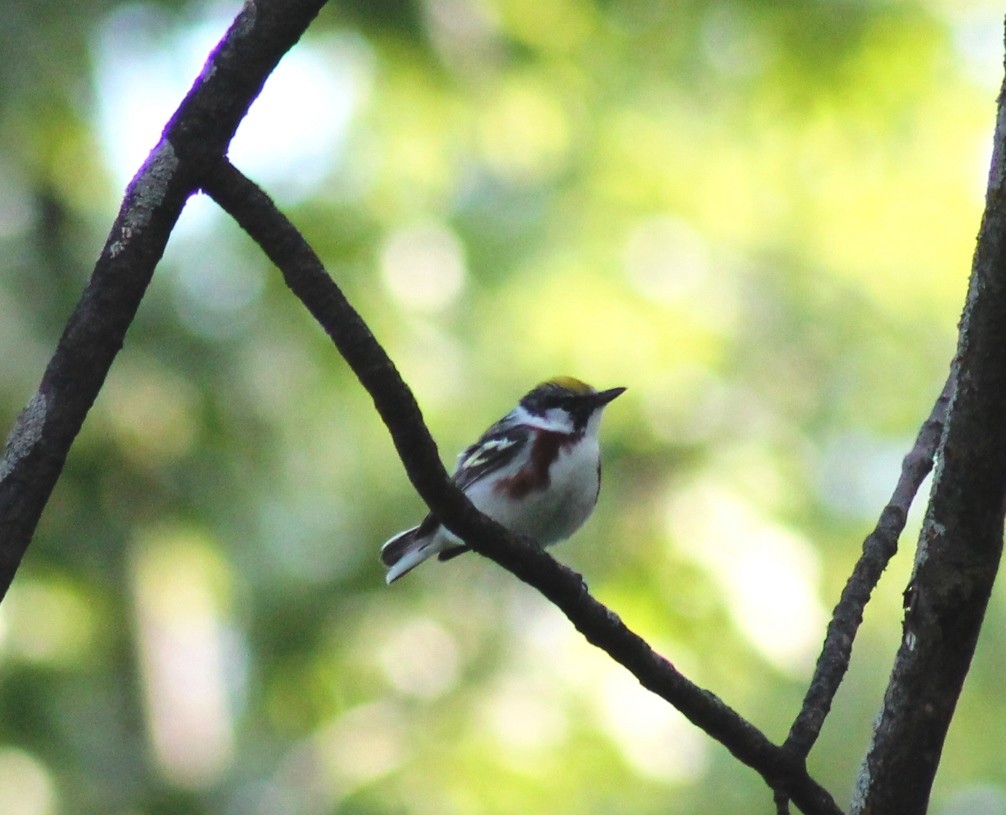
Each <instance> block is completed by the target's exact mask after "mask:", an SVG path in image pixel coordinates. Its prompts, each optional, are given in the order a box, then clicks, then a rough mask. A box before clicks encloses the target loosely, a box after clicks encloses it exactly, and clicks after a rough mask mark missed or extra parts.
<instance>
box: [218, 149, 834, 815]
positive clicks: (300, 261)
mask: <svg viewBox="0 0 1006 815" xmlns="http://www.w3.org/2000/svg"><path fill="white" fill-rule="evenodd" d="M204 189H205V190H206V192H207V193H208V194H209V195H210V196H211V197H212V198H213V199H214V200H215V201H216V202H217V203H218V204H219V205H220V206H221V207H222V208H223V209H224V210H226V211H227V212H228V213H229V214H230V215H231V216H232V217H233V218H234V219H235V220H236V221H237V222H238V224H239V225H240V226H241V227H242V228H243V229H244V230H245V231H246V232H247V233H248V234H249V235H250V236H251V237H252V239H253V240H255V242H256V243H258V244H259V246H260V247H261V248H262V249H263V251H264V252H265V253H266V254H267V255H268V256H269V258H270V260H272V262H273V263H275V264H276V265H277V266H278V267H279V269H280V271H281V272H282V274H283V277H284V280H285V281H286V284H287V286H289V287H290V289H291V290H292V291H293V293H294V294H295V295H296V296H297V297H299V298H300V299H301V301H302V302H303V303H304V305H305V306H306V307H307V308H308V310H309V311H310V312H311V314H312V315H313V316H314V317H315V319H317V320H318V322H319V323H320V324H321V325H322V327H323V328H324V329H325V331H327V332H328V334H329V336H330V337H331V338H332V341H333V342H334V343H335V345H336V347H337V348H338V350H339V351H340V353H341V354H342V355H343V357H344V358H345V360H346V361H347V363H348V364H349V366H350V367H351V368H352V369H353V372H354V373H355V374H356V375H357V377H358V378H359V379H360V381H361V383H362V384H363V385H364V387H365V388H366V389H367V391H368V392H369V393H370V395H371V397H372V398H373V400H374V404H375V406H376V408H377V410H378V413H379V414H380V416H381V418H382V420H383V421H384V423H385V424H386V425H387V427H388V430H389V432H390V433H391V437H392V439H393V441H394V443H395V446H396V448H397V450H398V453H399V455H400V457H401V459H402V462H403V464H404V465H405V469H406V471H407V473H408V475H409V478H410V479H411V481H412V483H413V485H414V486H415V487H416V490H417V491H418V492H419V494H420V496H422V498H423V500H424V501H426V503H427V504H428V505H429V507H430V509H431V510H432V511H434V512H435V513H436V514H437V515H438V516H439V517H440V518H441V519H442V520H443V522H444V523H445V524H446V525H447V527H448V528H449V529H451V531H453V532H455V533H456V534H458V535H459V536H460V537H462V538H463V539H464V540H465V541H467V542H468V544H469V545H470V546H471V548H472V549H474V550H475V551H476V552H478V553H479V554H482V555H485V556H486V557H489V558H491V559H492V560H494V561H496V562H497V563H499V564H500V565H501V566H503V567H504V568H506V569H508V570H510V571H511V572H513V573H514V574H515V575H516V576H517V577H519V578H520V579H521V580H523V581H524V582H526V583H528V584H530V585H531V586H533V587H534V588H536V589H537V590H538V591H540V592H541V593H542V594H543V595H544V596H545V597H547V598H548V599H549V600H551V601H552V602H553V603H554V604H555V605H556V606H558V607H559V608H560V609H561V610H562V612H563V613H564V614H565V615H566V616H567V617H568V618H569V619H570V621H571V622H572V623H573V625H574V626H575V627H576V628H577V630H578V631H580V633H581V634H583V636H584V637H585V638H586V639H587V640H588V641H589V642H591V643H592V644H593V645H595V646H597V647H598V648H600V649H602V650H603V651H605V652H606V653H607V654H608V655H609V656H611V657H612V658H613V659H614V660H615V661H616V662H618V663H619V664H621V665H623V666H624V667H625V668H627V669H628V670H629V671H630V672H631V673H632V674H633V675H634V676H635V677H636V678H637V679H638V680H639V682H640V683H641V684H642V685H643V686H644V687H646V688H648V689H649V690H651V691H653V692H654V693H656V694H657V695H659V696H661V697H662V698H663V699H665V700H667V701H668V702H670V703H671V704H672V705H674V706H675V707H676V708H677V709H678V710H680V711H681V712H682V713H683V714H684V715H685V716H686V717H687V718H688V719H689V720H690V721H692V722H693V723H694V724H696V725H697V726H698V727H700V728H702V729H703V730H704V731H705V732H706V733H708V734H709V735H710V736H712V737H713V738H715V739H717V740H718V741H719V742H721V743H722V744H723V745H724V746H726V748H727V749H728V750H730V752H731V753H733V754H734V755H735V756H736V757H737V758H738V759H740V760H741V761H742V762H744V763H745V764H747V765H748V766H750V767H752V768H754V769H755V770H756V771H757V772H759V773H760V774H761V775H762V777H763V778H764V779H765V780H766V782H767V783H768V784H769V785H770V786H771V787H772V788H773V789H782V790H784V791H785V792H786V794H787V795H788V796H789V797H790V798H791V799H792V800H793V801H794V803H796V805H797V806H799V807H800V808H801V809H802V810H803V811H804V812H806V813H822V814H823V813H828V815H836V814H837V813H839V812H840V810H839V808H838V806H837V804H836V803H835V802H834V800H833V799H832V798H831V796H830V795H829V794H828V792H827V791H826V790H824V789H823V788H822V787H821V786H820V785H819V784H817V783H816V782H815V781H814V780H813V779H811V778H810V776H809V775H808V774H807V771H806V767H805V765H804V763H803V761H802V760H791V759H790V758H789V755H788V754H787V753H786V752H784V751H783V750H782V749H781V748H780V747H778V746H777V745H775V744H773V743H772V742H770V741H769V740H768V738H767V737H766V736H765V735H764V734H763V733H762V732H761V731H760V730H758V729H757V728H756V727H754V726H753V725H752V724H751V723H750V722H748V721H747V720H746V719H744V718H743V717H742V716H740V715H739V714H738V713H737V712H736V711H734V710H733V709H732V708H730V707H729V706H727V705H726V704H725V703H724V702H723V701H721V700H720V699H719V698H718V697H717V696H715V695H714V694H713V693H711V692H709V691H707V690H704V689H702V688H700V687H698V686H696V685H695V684H694V683H692V682H691V681H690V680H688V679H687V678H686V677H685V676H683V675H682V674H681V673H679V672H678V670H677V669H676V668H675V667H674V665H672V664H671V663H670V662H669V661H668V660H667V659H665V658H664V657H662V656H660V655H659V654H657V653H656V652H655V651H654V650H653V649H652V648H651V647H650V646H649V645H648V644H647V643H646V642H645V641H644V640H643V639H642V638H641V637H639V636H638V635H637V634H635V633H634V632H633V631H631V630H630V629H629V628H627V627H626V626H625V624H624V623H623V622H622V621H621V620H620V619H619V617H618V615H616V614H615V613H614V612H613V611H611V610H610V609H608V608H607V607H605V606H604V605H602V604H601V603H600V602H598V601H597V600H596V599H594V598H593V597H592V596H591V595H590V593H589V592H588V590H587V587H586V585H585V584H584V582H583V578H582V577H581V576H580V575H579V574H577V573H576V572H574V571H572V570H571V569H569V568H567V567H566V566H563V565H562V564H560V563H558V562H557V561H556V560H554V559H553V558H552V557H551V556H550V555H548V553H546V552H545V551H544V550H542V549H540V548H539V547H537V546H534V545H532V544H530V543H529V542H528V541H526V540H523V539H521V538H518V537H516V536H514V535H511V534H509V533H508V532H507V531H506V530H505V529H503V527H501V526H499V525H498V524H496V523H494V522H493V521H491V520H490V519H489V518H486V517H485V516H483V515H482V514H481V513H479V512H478V511H477V510H476V509H475V507H473V506H472V504H471V503H470V502H469V501H468V499H467V498H466V497H465V496H464V494H463V493H461V492H460V491H459V490H458V489H457V488H456V487H455V486H454V485H453V484H452V483H451V481H450V479H449V478H448V475H447V471H446V470H445V469H444V467H443V464H442V463H441V461H440V457H439V455H438V453H437V448H436V445H435V444H434V442H433V440H432V439H431V438H430V434H429V431H428V430H427V428H426V426H425V424H424V422H423V418H422V414H421V412H420V410H419V407H418V406H417V404H416V401H415V399H414V397H413V395H412V393H411V391H410V390H409V388H408V386H407V385H406V384H405V382H403V381H402V378H401V376H400V375H399V373H398V371H397V370H396V369H395V366H394V364H393V363H392V362H391V360H390V359H389V358H388V356H387V355H386V353H385V352H384V350H383V348H382V347H381V346H380V344H379V343H378V342H377V341H376V340H375V339H374V337H373V335H372V334H371V333H370V330H369V329H368V328H367V326H366V324H365V323H364V322H363V320H362V318H361V317H360V315H359V314H358V313H357V312H356V311H355V309H353V307H352V306H351V305H350V304H349V302H348V301H347V300H346V299H345V297H344V296H343V294H342V292H341V291H340V290H339V288H338V286H337V285H336V284H335V282H334V281H333V280H332V278H331V277H329V275H328V274H327V273H326V271H325V269H324V267H323V265H322V263H321V261H320V260H319V259H318V257H317V255H316V254H315V253H314V251H313V250H312V249H311V247H310V246H309V245H308V243H307V242H306V241H305V240H304V238H303V236H302V235H301V234H300V232H298V231H297V229H296V228H295V227H294V226H293V224H291V223H290V221H289V220H288V219H287V218H286V216H284V215H283V213H281V212H280V211H279V210H278V209H277V208H276V207H275V205H274V204H273V202H272V201H271V200H270V198H269V197H268V196H267V195H266V194H265V192H263V191H262V190H261V189H260V188H259V187H258V186H257V185H255V184H254V183H253V182H252V181H250V180H249V179H247V178H246V177H245V176H244V175H242V174H241V173H240V171H238V170H237V169H236V168H235V167H234V166H233V165H231V164H230V163H229V162H227V161H226V160H225V161H222V162H221V163H220V164H219V165H218V167H217V168H216V169H215V171H214V172H213V173H212V174H211V175H210V176H208V177H207V180H206V183H205V185H204Z"/></svg>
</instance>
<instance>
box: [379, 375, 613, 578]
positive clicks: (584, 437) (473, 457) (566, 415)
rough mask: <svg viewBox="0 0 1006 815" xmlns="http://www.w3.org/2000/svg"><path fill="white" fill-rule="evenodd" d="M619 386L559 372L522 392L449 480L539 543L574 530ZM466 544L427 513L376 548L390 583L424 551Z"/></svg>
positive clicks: (597, 475) (589, 508)
mask: <svg viewBox="0 0 1006 815" xmlns="http://www.w3.org/2000/svg"><path fill="white" fill-rule="evenodd" d="M624 391H625V388H610V389H608V390H604V391H597V390H594V388H592V387H590V385H587V384H585V383H584V382H581V381H580V380H579V379H573V377H570V376H560V377H556V378H555V379H550V380H548V381H547V382H543V383H542V384H540V385H538V386H537V387H536V388H535V389H534V390H532V391H530V392H528V393H527V394H526V395H525V396H524V397H523V398H522V399H521V400H520V403H519V404H518V405H517V407H515V408H514V409H513V410H511V411H510V412H509V413H508V414H507V415H506V416H504V417H503V418H502V419H500V420H499V421H498V422H496V424H494V425H493V426H492V427H490V428H489V429H488V430H487V431H486V432H485V433H483V434H482V437H481V438H480V439H479V440H478V441H477V442H475V444H473V445H471V446H470V447H468V448H466V449H465V450H464V452H462V453H461V455H460V456H458V464H457V468H456V469H455V470H454V475H453V476H452V479H453V481H454V483H455V484H456V485H457V486H458V488H460V489H461V490H462V491H463V492H464V493H465V495H467V496H468V498H469V499H470V500H471V502H472V503H473V504H474V505H475V506H476V507H477V508H478V509H479V510H480V511H482V512H483V513H485V514H486V515H488V516H489V517H490V518H492V519H493V520H495V521H498V522H499V523H500V524H502V525H503V526H505V527H506V528H507V529H509V530H511V531H512V532H516V533H518V534H521V535H527V536H528V537H530V538H533V539H534V540H536V541H537V542H538V543H539V544H541V545H542V546H550V545H552V544H553V543H558V542H559V541H563V540H565V539H566V538H568V537H569V536H570V535H572V534H573V533H574V532H576V530H577V529H579V528H580V527H581V526H582V525H583V522H584V521H586V520H587V518H588V517H589V516H590V513H591V512H593V510H594V506H595V504H597V496H598V493H599V492H600V489H601V450H600V447H599V446H598V441H597V431H598V428H599V427H600V424H601V412H602V411H603V410H604V407H605V405H607V404H608V403H609V402H610V401H611V400H612V399H614V398H615V397H616V396H619V395H620V394H622V393H623V392H624ZM467 550H468V547H467V546H465V544H464V543H462V542H461V540H460V539H459V538H458V537H457V536H456V535H454V534H453V533H452V532H450V531H448V530H447V529H446V528H445V527H444V526H443V525H442V524H441V523H440V521H439V520H438V519H437V518H436V517H435V516H434V515H432V514H430V515H427V516H426V518H425V519H423V522H422V523H421V524H419V526H414V527H412V528H411V529H406V530H405V531H404V532H399V533H398V534H397V535H395V536H394V537H393V538H391V539H390V540H389V541H387V542H386V543H385V544H384V546H382V547H381V561H382V562H383V563H384V565H385V566H387V567H388V574H387V577H386V579H387V582H388V583H392V582H394V581H395V580H397V579H398V578H400V577H401V576H402V575H404V574H405V573H406V572H409V571H411V570H412V569H414V568H415V567H416V566H418V565H419V564H420V563H422V562H423V561H424V560H426V559H427V558H428V557H432V556H433V555H438V559H439V560H450V559H451V558H452V557H455V556H456V555H460V554H461V553H462V552H466V551H467Z"/></svg>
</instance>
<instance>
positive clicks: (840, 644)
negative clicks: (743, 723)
mask: <svg viewBox="0 0 1006 815" xmlns="http://www.w3.org/2000/svg"><path fill="white" fill-rule="evenodd" d="M952 391H953V375H951V376H950V377H948V378H947V383H946V385H944V386H943V391H942V392H941V393H940V395H939V398H937V400H936V404H935V405H933V410H932V412H931V413H930V414H929V418H928V419H926V421H925V422H924V423H923V424H922V427H921V429H920V430H919V435H918V436H917V437H916V439H915V444H914V445H913V447H912V449H911V451H909V453H908V455H906V456H905V458H904V461H902V463H901V476H900V477H899V478H898V483H897V485H896V486H895V488H894V493H893V494H892V495H891V500H890V501H888V503H887V506H886V507H884V511H883V512H882V513H881V515H880V520H879V521H878V522H877V526H876V527H875V528H874V530H873V532H871V533H870V535H869V536H868V537H867V538H866V540H865V541H864V542H863V553H862V554H861V555H860V558H859V560H858V561H857V562H856V565H855V567H854V568H853V570H852V574H851V575H850V576H849V580H848V581H847V582H846V584H845V588H844V589H843V590H842V596H841V598H840V599H839V601H838V605H836V606H835V610H834V612H833V613H832V615H831V622H830V623H829V624H828V633H827V635H826V636H825V640H824V647H823V648H822V649H821V655H820V656H819V657H818V660H817V666H816V667H815V669H814V676H813V678H812V679H811V682H810V686H809V687H808V689H807V695H806V696H805V697H804V701H803V707H802V708H801V710H800V713H799V715H798V716H797V718H796V721H794V722H793V727H792V728H791V729H790V731H789V736H788V737H787V738H786V742H785V745H784V746H785V747H786V748H787V749H791V750H794V751H796V753H797V754H799V755H801V756H804V757H806V756H807V754H808V753H810V750H811V748H812V747H813V746H814V743H815V742H816V741H817V737H818V736H819V735H820V734H821V727H822V726H823V725H824V720H825V718H826V717H827V715H828V712H829V711H830V710H831V703H832V701H833V700H834V698H835V693H836V692H837V691H838V686H839V685H840V684H841V683H842V679H843V678H844V677H845V672H846V671H847V670H848V668H849V659H850V658H851V656H852V643H853V640H855V638H856V632H857V631H858V630H859V626H860V624H861V623H862V622H863V609H865V608H866V604H867V603H868V602H869V601H870V595H871V594H872V593H873V589H874V588H875V587H876V585H877V581H879V580H880V575H881V574H882V573H883V571H884V569H886V568H887V564H888V563H889V562H890V560H891V558H892V557H894V555H895V553H896V552H897V551H898V539H899V538H900V537H901V533H902V532H903V531H904V529H905V523H906V522H907V521H908V510H909V509H911V506H912V501H914V500H915V496H916V494H917V493H918V491H919V487H921V486H922V482H923V481H925V479H926V476H927V475H929V473H930V471H931V470H932V469H933V457H934V456H935V454H936V448H937V446H938V445H939V443H940V438H941V437H942V435H943V424H944V421H945V420H946V415H947V405H948V404H949V403H950V396H951V393H952Z"/></svg>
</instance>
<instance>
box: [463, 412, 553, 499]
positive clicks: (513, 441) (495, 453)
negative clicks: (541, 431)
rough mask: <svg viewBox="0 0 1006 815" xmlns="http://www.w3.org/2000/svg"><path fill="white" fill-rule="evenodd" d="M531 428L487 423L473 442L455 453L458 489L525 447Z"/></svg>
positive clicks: (493, 470) (468, 484)
mask: <svg viewBox="0 0 1006 815" xmlns="http://www.w3.org/2000/svg"><path fill="white" fill-rule="evenodd" d="M532 432H533V429H532V428H530V427H528V426H527V425H523V424H508V423H506V421H505V420H504V421H502V422H498V423H497V424H495V425H493V426H492V427H490V428H489V429H488V430H487V431H486V432H485V433H484V434H483V435H482V438H480V439H479V440H478V441H477V442H475V444H473V445H471V446H470V447H466V448H465V450H464V451H463V452H462V453H461V455H460V456H458V466H457V469H455V470H454V475H453V476H452V477H453V479H454V483H455V484H457V485H458V487H459V488H460V489H462V490H466V489H468V488H469V487H470V486H471V485H472V484H474V483H475V482H476V481H479V480H481V479H482V478H485V477H486V476H487V475H489V474H490V473H494V472H496V471H497V470H499V469H500V468H502V467H505V466H506V465H507V464H509V463H510V462H511V461H513V460H514V458H515V457H516V456H517V454H518V453H520V451H521V450H523V449H525V447H526V445H527V444H528V443H529V442H530V440H531V434H532Z"/></svg>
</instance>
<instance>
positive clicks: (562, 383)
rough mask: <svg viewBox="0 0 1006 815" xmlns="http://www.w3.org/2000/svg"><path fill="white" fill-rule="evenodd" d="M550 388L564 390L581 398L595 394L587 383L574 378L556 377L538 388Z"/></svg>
mask: <svg viewBox="0 0 1006 815" xmlns="http://www.w3.org/2000/svg"><path fill="white" fill-rule="evenodd" d="M549 386H551V387H555V388H562V389H563V390H567V391H570V392H571V393H575V394H577V395H580V396H583V395H585V394H588V393H593V392H594V389H593V388H592V387H591V386H590V385H588V384H587V383H586V382H582V381H580V380H579V379H575V378H574V377H572V376H556V377H553V378H552V379H549V380H548V381H547V382H542V383H541V384H540V385H539V386H538V387H539V388H545V387H549Z"/></svg>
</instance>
